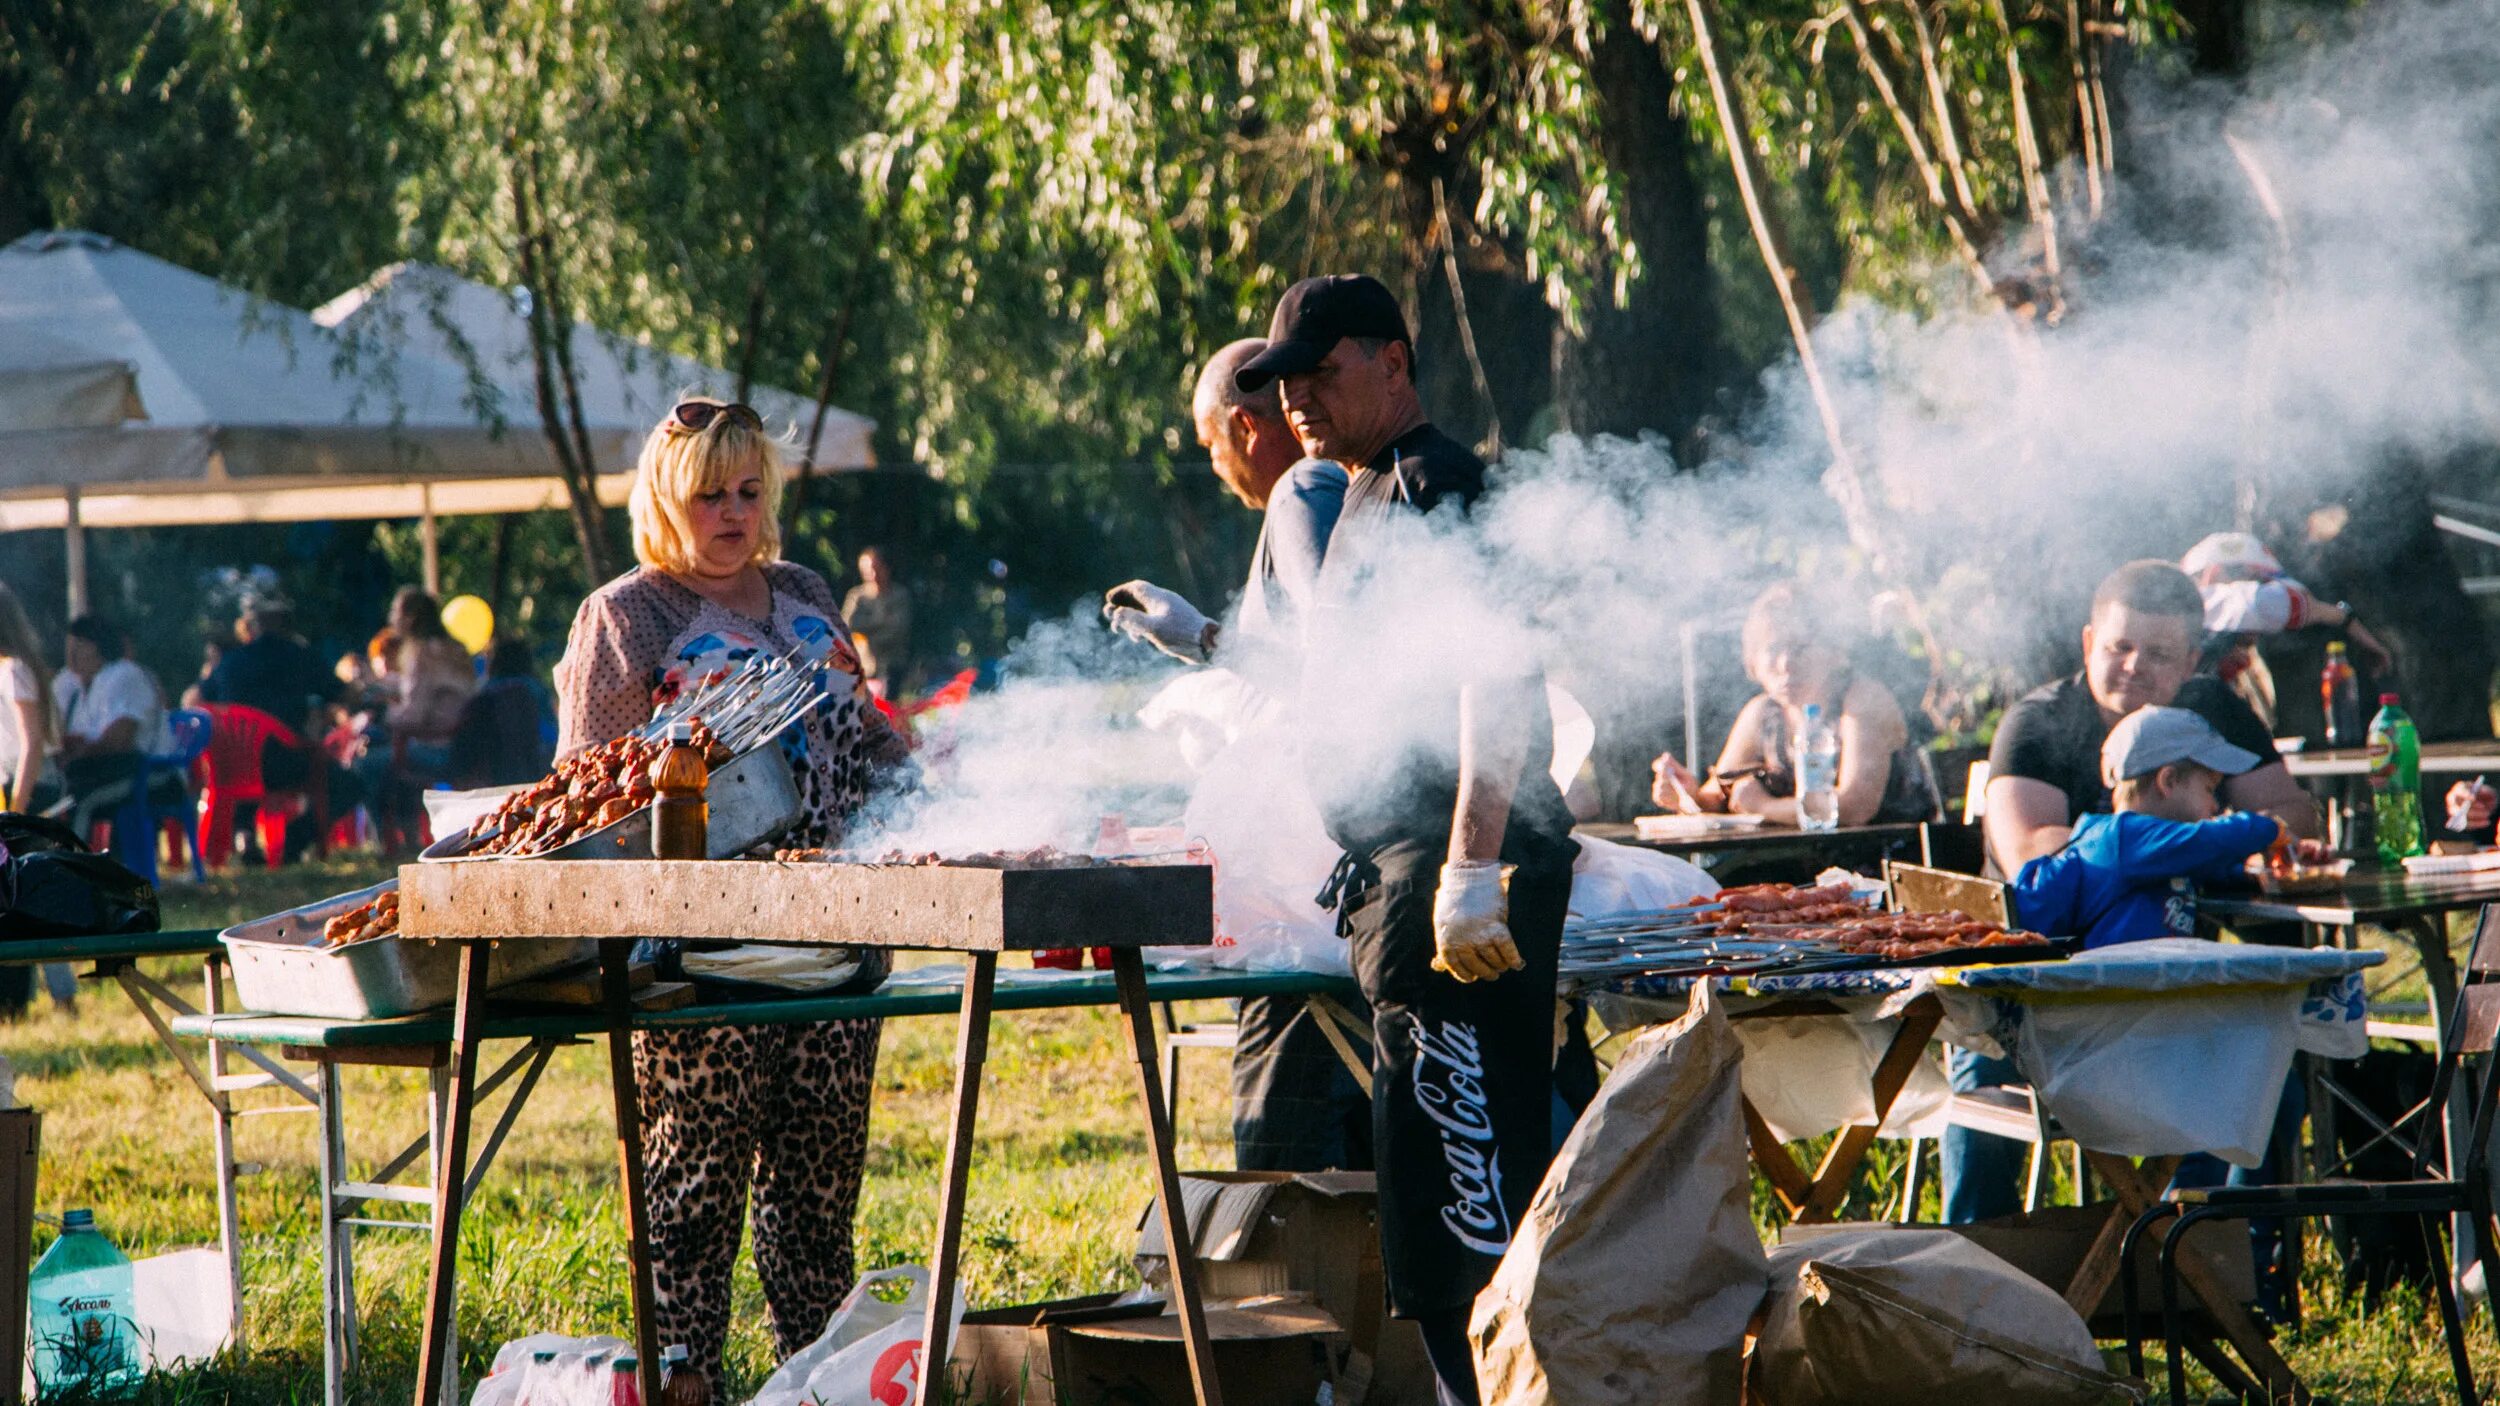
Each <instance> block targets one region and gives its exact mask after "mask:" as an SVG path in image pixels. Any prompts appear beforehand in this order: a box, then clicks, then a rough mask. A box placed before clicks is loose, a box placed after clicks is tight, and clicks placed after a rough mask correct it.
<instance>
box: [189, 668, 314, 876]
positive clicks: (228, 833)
mask: <svg viewBox="0 0 2500 1406" xmlns="http://www.w3.org/2000/svg"><path fill="white" fill-rule="evenodd" d="M201 706H202V708H203V709H204V710H206V712H207V713H208V715H209V716H210V717H211V718H213V719H215V720H216V727H215V730H214V731H213V732H212V733H211V734H210V736H209V740H208V750H207V751H206V752H204V753H202V754H201V756H200V761H199V771H200V851H201V857H202V858H204V859H206V860H207V861H208V867H209V868H211V869H222V868H224V867H225V865H226V861H227V860H228V859H231V858H233V856H234V812H235V808H236V807H237V806H239V805H242V804H244V803H245V802H247V801H248V802H250V803H251V805H252V807H253V812H254V814H253V824H254V827H255V828H256V829H257V831H258V832H259V835H260V848H261V853H262V854H263V855H265V856H266V857H267V859H268V863H269V867H270V868H272V869H275V868H277V867H278V866H279V865H280V864H281V863H283V862H285V856H286V827H287V821H288V820H289V819H291V818H292V817H294V816H295V815H298V814H306V813H309V814H310V815H311V816H312V817H313V822H314V823H313V837H314V839H313V843H314V845H315V847H316V848H318V847H321V846H322V845H324V844H326V843H327V840H328V836H329V831H330V798H329V789H330V788H329V778H328V775H327V772H326V770H325V768H324V767H323V765H322V761H323V759H322V757H321V756H320V754H318V753H316V752H312V751H311V749H310V747H309V746H308V744H306V742H305V741H304V739H303V738H302V737H301V736H300V735H298V734H297V732H296V731H295V729H293V728H291V727H288V726H287V725H286V724H285V723H282V722H280V721H278V720H277V719H276V718H273V717H271V716H269V715H268V714H267V713H264V712H262V711H261V710H260V709H258V708H252V707H247V706H245V705H243V704H241V703H206V704H202V705H201ZM270 741H275V742H276V743H277V744H278V745H279V746H281V747H291V748H294V749H296V750H298V751H304V752H307V753H308V754H309V755H308V757H307V760H308V763H309V765H308V768H307V776H306V778H305V781H304V784H303V785H302V786H299V787H292V788H288V789H284V790H277V791H272V790H270V789H269V787H268V785H267V783H266V782H264V781H263V780H262V778H261V771H260V756H261V747H262V744H263V743H266V742H270Z"/></svg>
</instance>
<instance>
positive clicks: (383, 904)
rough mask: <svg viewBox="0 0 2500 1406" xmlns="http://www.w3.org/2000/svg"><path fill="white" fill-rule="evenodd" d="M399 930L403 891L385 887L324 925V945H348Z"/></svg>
mask: <svg viewBox="0 0 2500 1406" xmlns="http://www.w3.org/2000/svg"><path fill="white" fill-rule="evenodd" d="M398 932H399V890H398V889H395V888H394V889H385V890H383V891H382V892H380V893H377V894H375V895H374V896H373V897H371V898H368V899H366V900H365V901H364V902H362V903H359V904H357V905H356V906H355V907H353V908H350V909H348V910H347V911H346V912H344V913H340V914H337V915H336V916H334V917H332V918H331V919H330V921H328V922H326V923H323V924H322V925H321V945H322V946H324V947H345V946H347V945H349V944H350V943H356V942H369V941H371V940H373V939H374V938H377V937H393V936H396V935H397V934H398Z"/></svg>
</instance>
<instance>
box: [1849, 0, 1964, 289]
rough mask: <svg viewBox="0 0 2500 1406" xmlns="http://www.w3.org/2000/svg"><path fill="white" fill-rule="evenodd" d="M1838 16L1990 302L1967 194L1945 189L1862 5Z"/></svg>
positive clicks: (1855, 3) (1853, 4)
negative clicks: (1845, 26) (1845, 25)
mask: <svg viewBox="0 0 2500 1406" xmlns="http://www.w3.org/2000/svg"><path fill="white" fill-rule="evenodd" d="M1841 18H1842V19H1843V20H1844V21H1845V22H1846V23H1847V24H1848V26H1849V38H1850V39H1851V41H1853V42H1854V43H1855V44H1856V46H1857V51H1858V67H1859V68H1861V69H1863V70H1865V72H1866V78H1867V81H1868V82H1869V83H1871V84H1873V85H1874V87H1875V96H1876V97H1878V98H1880V99H1882V100H1883V104H1884V110H1885V111H1886V112H1888V113H1891V114H1892V124H1893V126H1894V127H1895V128H1896V129H1897V130H1898V131H1899V132H1900V134H1901V144H1902V145H1903V146H1904V147H1906V148H1908V149H1909V153H1910V163H1911V164H1912V165H1913V166H1916V167H1917V168H1918V174H1919V179H1920V180H1921V181H1922V182H1924V183H1925V184H1926V186H1927V200H1928V203H1929V204H1931V205H1933V206H1935V207H1936V210H1937V212H1938V213H1939V214H1941V215H1943V216H1944V224H1945V229H1946V230H1947V231H1948V232H1950V233H1951V234H1952V236H1953V248H1954V252H1955V253H1956V254H1958V255H1959V256H1960V257H1961V261H1962V268H1963V271H1964V272H1966V273H1968V274H1969V275H1970V276H1971V281H1972V282H1973V283H1974V284H1976V285H1977V286H1978V289H1979V296H1981V297H1982V298H1986V299H1989V300H1990V301H1994V300H1995V296H1996V280H1995V279H1993V278H1990V277H1989V276H1988V262H1987V259H1986V258H1985V257H1984V256H1982V255H1981V253H1980V252H1979V231H1978V229H1977V225H1976V220H1977V212H1976V211H1974V210H1972V209H1971V207H1970V206H1969V205H1968V204H1967V203H1966V202H1967V200H1968V198H1969V192H1968V191H1967V190H1966V189H1963V190H1959V191H1947V190H1946V189H1945V175H1944V170H1943V168H1942V167H1941V166H1940V165H1939V164H1938V162H1937V160H1936V155H1935V153H1934V152H1933V151H1931V150H1930V149H1929V148H1928V145H1927V134H1926V133H1925V132H1923V131H1921V130H1920V129H1919V125H1918V115H1917V114H1916V113H1914V112H1912V111H1911V110H1910V108H1909V106H1908V104H1907V103H1905V102H1904V101H1903V100H1902V96H1901V91H1902V85H1901V75H1900V74H1899V73H1897V72H1895V71H1894V69H1893V66H1892V57H1891V56H1890V55H1889V54H1887V53H1885V52H1884V51H1883V50H1882V49H1881V48H1880V47H1879V46H1878V44H1877V42H1876V38H1875V35H1874V33H1873V25H1872V23H1871V22H1870V21H1869V20H1868V18H1867V14H1866V7H1865V5H1864V4H1862V3H1860V0H1842V3H1841Z"/></svg>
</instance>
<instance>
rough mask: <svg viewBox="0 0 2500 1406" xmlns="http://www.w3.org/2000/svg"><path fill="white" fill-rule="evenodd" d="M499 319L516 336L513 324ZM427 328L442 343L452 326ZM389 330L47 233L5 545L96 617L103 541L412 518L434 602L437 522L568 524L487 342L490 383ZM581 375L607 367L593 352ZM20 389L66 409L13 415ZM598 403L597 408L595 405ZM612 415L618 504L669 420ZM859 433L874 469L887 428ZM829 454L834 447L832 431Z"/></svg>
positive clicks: (607, 475)
mask: <svg viewBox="0 0 2500 1406" xmlns="http://www.w3.org/2000/svg"><path fill="white" fill-rule="evenodd" d="M446 277H448V275H446ZM470 286H471V287H476V286H477V285H470ZM480 291H482V292H485V293H486V294H487V295H488V296H489V297H490V298H492V297H499V296H500V295H497V294H494V293H493V290H488V289H481V290H480ZM366 292H367V296H366V298H365V300H364V301H366V302H370V301H371V297H370V289H368V290H366ZM333 306H336V304H333ZM348 311H349V312H352V311H353V309H352V308H351V309H349V310H348ZM504 315H505V316H506V317H509V318H510V319H511V322H512V325H513V326H514V327H516V328H518V327H519V326H520V323H519V319H518V318H517V317H515V316H513V315H512V314H511V312H510V309H509V306H508V305H506V306H505V309H504ZM344 317H345V314H342V320H344ZM411 320H414V319H394V321H395V322H400V323H402V324H404V323H405V322H406V321H411ZM424 321H425V322H426V323H427V325H428V326H429V327H432V328H434V330H435V331H436V332H437V334H438V335H439V332H440V328H439V326H437V325H436V322H435V319H433V318H431V317H430V316H429V317H426V318H425V319H424ZM387 331H388V325H387V324H384V323H381V322H376V323H374V324H372V325H371V326H370V327H369V328H366V329H359V330H357V331H354V332H351V333H349V334H348V335H345V336H342V335H340V334H339V333H335V332H333V331H331V330H330V329H329V328H327V327H324V326H322V325H321V324H320V323H317V322H315V321H314V320H313V319H312V317H310V316H309V315H307V314H305V313H303V312H300V311H297V310H296V309H293V308H289V307H285V306H283V305H280V304H275V303H271V302H268V301H266V300H260V299H254V298H252V297H250V296H248V295H246V294H244V293H242V292H240V291H238V290H235V289H232V288H229V287H226V286H225V285H223V284H220V283H218V282H216V281H215V280H213V279H210V278H207V277H204V276H202V275H200V274H196V273H192V272H190V271H188V270H185V269H181V268H177V267H175V266H174V265H172V264H169V263H166V262H164V261H163V260H161V259H156V258H153V257H150V256H148V255H146V254H142V253H139V252H138V251H136V250H133V249H127V248H124V247H122V246H120V245H117V244H115V243H114V242H113V241H111V240H109V239H105V238H103V237H101V236H97V235H93V234H86V233H82V232H77V231H56V232H48V233H42V234H33V235H28V236H26V237H25V238H22V239H20V240H18V241H16V242H15V243H13V244H10V245H8V246H7V247H6V248H0V348H5V349H6V352H5V353H4V354H0V531H15V530H22V529H28V528H62V529H66V531H67V534H68V553H67V555H68V568H69V576H70V580H69V593H70V603H71V609H72V610H73V611H77V610H81V609H84V608H85V596H86V583H85V573H86V562H85V538H84V531H85V529H86V528H88V527H140V526H174V525H195V524H211V523H233V522H294V521H305V520H316V519H330V518H379V517H413V518H417V519H419V521H420V522H421V523H422V524H423V526H424V539H425V546H426V577H427V584H428V585H429V586H438V585H439V580H438V577H439V572H438V568H437V562H436V559H435V551H434V531H433V524H434V520H435V518H436V517H437V516H438V515H441V514H446V513H502V512H521V511H529V510H534V509H540V508H552V507H561V506H563V505H564V504H565V501H566V497H565V491H564V485H563V480H562V479H561V477H559V476H558V473H557V470H556V464H555V460H554V455H553V452H552V451H551V450H550V448H549V447H548V445H547V442H546V440H545V437H544V436H543V434H542V433H541V431H540V429H539V425H538V416H537V411H536V403H535V398H534V396H535V393H534V389H533V387H532V383H531V382H530V381H528V380H526V379H523V380H520V381H518V382H517V383H516V382H515V381H513V380H512V379H511V377H510V376H509V375H507V374H503V372H504V370H505V368H503V367H501V366H500V365H498V364H497V363H496V362H495V361H493V360H490V359H489V358H490V356H491V355H492V350H491V349H492V348H493V347H494V346H496V345H497V343H495V342H493V341H492V340H490V335H489V334H491V333H492V331H493V328H492V324H491V323H486V324H482V326H481V331H480V332H479V333H478V334H469V335H468V341H469V345H471V346H472V347H475V348H477V349H478V350H479V352H480V356H479V357H478V358H477V360H476V363H475V365H476V367H477V371H478V374H476V375H472V374H471V373H470V371H469V370H468V369H467V368H468V364H469V363H467V362H465V361H458V362H456V361H450V360H446V359H444V358H442V357H439V356H437V355H434V354H432V353H431V352H430V351H428V350H427V349H426V347H425V346H424V345H422V344H415V339H413V338H394V337H391V336H389V335H386V332H387ZM524 335H525V334H524ZM583 340H584V341H585V342H587V341H590V340H591V339H583ZM597 341H598V343H599V344H600V345H603V346H604V345H609V344H610V343H612V341H613V339H607V338H598V339H597ZM644 355H645V356H651V357H655V358H656V356H657V354H656V353H652V352H650V351H649V350H648V349H644ZM577 358H578V359H580V360H582V361H584V362H585V363H587V364H588V365H589V366H596V365H598V364H599V362H598V359H597V358H596V357H594V356H590V355H586V354H585V352H584V349H583V348H581V347H579V346H577ZM114 364H118V365H120V366H121V367H122V368H123V376H124V381H123V386H124V390H125V392H126V394H125V395H124V396H123V397H122V398H121V403H120V404H119V405H118V406H113V407H109V408H99V407H106V406H107V402H109V400H110V396H111V392H110V385H109V375H110V373H109V371H106V370H100V369H97V368H105V367H109V366H111V365H114ZM674 365H675V363H672V366H674ZM685 365H688V366H691V365H693V364H692V363H685ZM9 368H14V371H13V372H12V371H11V370H10V369H9ZM81 368H86V369H85V370H84V371H82V370H81ZM12 374H13V375H14V376H15V377H17V378H18V379H19V381H20V382H22V383H23V384H25V385H28V386H30V387H50V388H51V389H49V390H45V391H40V392H38V391H36V390H31V389H30V390H28V391H26V392H25V393H24V394H22V395H20V396H16V397H12V396H10V395H9V394H8V393H7V392H6V387H7V386H8V385H9V384H10V380H9V378H10V376H11V375H12ZM711 377H712V378H719V377H720V373H718V372H713V373H711ZM584 379H585V380H586V381H588V380H590V379H591V377H590V375H589V374H588V373H587V371H586V373H585V377H584ZM690 381H691V383H692V384H707V383H715V382H714V381H712V380H709V379H692V378H690ZM80 386H84V387H85V389H83V390H79V389H76V388H77V387H80ZM99 386H102V389H99V388H98V387H99ZM64 387H67V388H69V389H66V390H65V389H64ZM603 394H604V392H603ZM584 398H585V403H586V404H585V408H586V410H587V409H589V408H590V404H589V400H590V397H589V391H588V387H587V386H586V387H585V397H584ZM792 399H795V398H792ZM65 404H66V405H72V406H83V407H85V410H84V411H83V415H82V413H78V412H74V411H71V410H65V409H64V408H63V407H64V405H65ZM142 404H144V411H143V410H142V409H141V406H142ZM601 405H602V406H603V407H605V406H610V405H613V407H614V409H613V411H612V412H611V413H607V414H603V415H599V416H590V415H586V416H585V419H586V422H587V423H586V428H587V430H588V432H589V438H590V442H591V451H592V458H593V461H594V463H596V464H597V465H598V466H599V468H600V470H601V472H600V473H599V474H598V475H597V476H596V479H595V490H596V492H597V494H598V497H599V499H600V501H602V502H604V503H608V504H611V505H614V504H618V503H622V502H623V501H625V495H626V490H627V488H628V487H629V486H630V484H631V481H632V464H633V459H634V455H635V453H636V451H637V450H638V448H639V446H640V444H641V440H642V437H643V435H644V434H645V433H646V432H647V431H648V430H649V428H650V425H651V424H652V422H653V421H654V420H656V419H657V418H658V413H659V412H658V411H653V412H652V413H650V414H649V415H643V414H641V413H639V411H640V407H639V405H638V404H637V403H636V402H633V401H623V402H621V403H619V402H612V401H603V402H601ZM27 407H32V411H31V413H24V414H22V415H20V416H19V417H16V418H12V417H11V416H10V415H9V414H8V413H6V412H9V411H11V410H12V409H13V408H16V409H19V410H24V409H26V408H27ZM46 407H49V408H46ZM758 408H759V409H763V408H764V406H763V405H762V404H761V403H760V402H759V404H758ZM807 408H808V409H809V410H810V411H811V412H812V410H813V405H812V403H811V404H809V405H808V406H807ZM627 411H633V412H635V413H634V414H633V417H632V418H625V413H626V412H627ZM768 414H771V415H774V416H777V417H786V414H787V412H786V410H784V409H783V408H782V407H781V406H775V408H774V409H773V410H772V411H770V412H768ZM107 416H112V417H113V418H109V419H108V418H106V417H107ZM82 418H83V421H84V422H83V423H82V422H81V420H82ZM64 419H67V420H68V421H70V422H69V423H62V421H63V420H64ZM842 420H843V421H844V423H845V425H846V427H856V439H857V443H858V444H859V445H860V446H861V447H862V448H863V449H864V446H865V443H866V433H867V429H868V428H873V427H872V426H869V424H868V422H866V421H862V420H860V419H859V417H857V416H852V415H849V414H847V413H843V414H842ZM772 428H773V429H774V430H775V431H776V432H788V431H789V429H790V426H789V424H788V423H787V422H786V419H784V420H783V421H782V422H777V423H773V424H772ZM797 432H798V433H804V432H805V425H804V423H802V424H800V425H799V426H798V430H797ZM826 441H827V445H828V448H831V447H833V446H834V445H835V444H836V441H835V439H834V435H833V433H832V428H831V423H830V419H829V423H828V430H827V435H826ZM842 442H843V443H848V442H849V441H847V440H846V441H842ZM823 457H824V459H825V461H826V462H828V463H837V464H838V463H841V462H842V461H841V460H838V459H834V458H832V456H831V455H829V454H828V455H826V456H823ZM852 458H853V459H854V461H861V456H859V455H853V456H852Z"/></svg>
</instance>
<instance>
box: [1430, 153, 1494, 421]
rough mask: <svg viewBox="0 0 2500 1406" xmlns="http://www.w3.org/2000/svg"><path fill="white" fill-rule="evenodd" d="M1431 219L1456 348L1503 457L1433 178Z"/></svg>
mask: <svg viewBox="0 0 2500 1406" xmlns="http://www.w3.org/2000/svg"><path fill="white" fill-rule="evenodd" d="M1432 215H1433V223H1434V225H1435V226H1436V227H1438V229H1439V231H1440V234H1441V239H1440V244H1441V275H1442V277H1443V278H1445V279H1447V280H1448V281H1449V285H1450V310H1451V311H1452V312H1454V313H1456V314H1458V345H1459V348H1460V349H1461V350H1463V351H1465V352H1466V353H1467V371H1468V374H1469V375H1471V376H1473V377H1474V378H1475V381H1476V395H1477V396H1478V397H1479V398H1480V399H1482V400H1483V401H1484V419H1485V423H1486V424H1487V425H1488V426H1490V427H1491V429H1492V434H1493V457H1494V458H1496V459H1498V458H1500V457H1502V412H1501V409H1500V408H1499V407H1498V406H1496V405H1495V404H1494V403H1493V381H1492V378H1491V377H1488V376H1486V375H1485V374H1484V358H1482V357H1480V356H1478V355H1477V354H1476V325H1475V323H1473V322H1472V321H1470V320H1468V317H1467V290H1466V288H1465V287H1463V286H1462V285H1461V284H1460V283H1459V281H1458V235H1457V233H1456V232H1455V231H1453V230H1452V229H1451V228H1450V202H1449V197H1448V196H1447V195H1445V194H1444V193H1443V192H1442V189H1441V178H1440V177H1439V176H1437V175H1436V176H1434V177H1433V178H1432Z"/></svg>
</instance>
